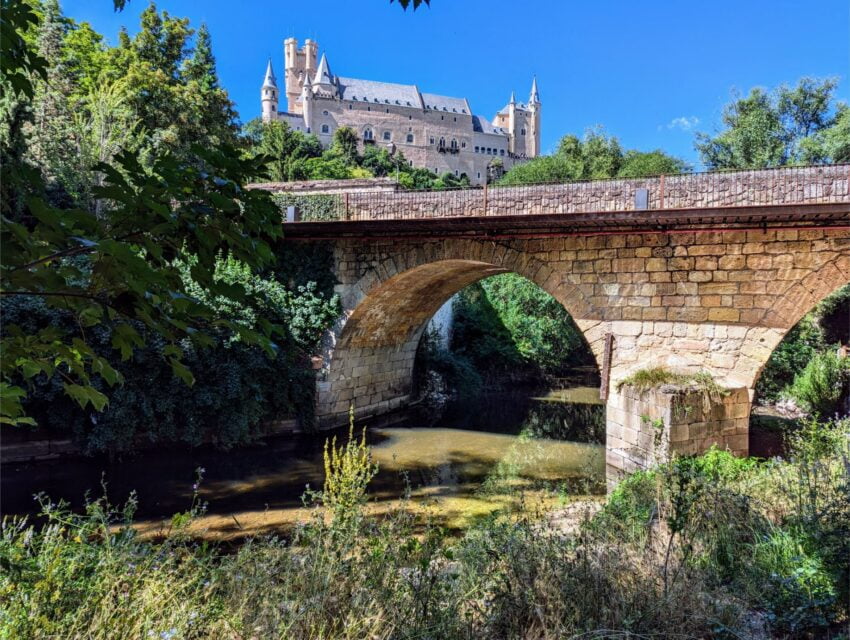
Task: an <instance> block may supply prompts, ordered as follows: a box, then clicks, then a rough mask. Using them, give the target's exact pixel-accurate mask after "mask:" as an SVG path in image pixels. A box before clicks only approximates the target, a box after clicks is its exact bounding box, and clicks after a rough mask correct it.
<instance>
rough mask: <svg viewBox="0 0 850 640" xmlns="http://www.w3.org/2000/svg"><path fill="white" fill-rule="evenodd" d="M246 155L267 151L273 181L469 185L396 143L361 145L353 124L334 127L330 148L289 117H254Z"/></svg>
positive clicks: (247, 132) (433, 186)
mask: <svg viewBox="0 0 850 640" xmlns="http://www.w3.org/2000/svg"><path fill="white" fill-rule="evenodd" d="M244 132H245V143H246V145H247V151H246V155H248V156H257V155H264V156H265V157H266V160H267V162H268V169H269V177H270V178H271V179H272V180H273V181H281V182H287V181H291V180H344V179H349V178H382V177H385V176H390V177H393V178H395V179H396V180H397V181H398V183H399V184H400V185H401V186H403V187H405V188H407V189H446V188H451V187H463V186H469V178H468V176H467V175H466V174H463V175H461V176H459V177H456V176H454V175H453V174H451V173H448V172H446V173H444V174H443V175H441V176H438V175H437V174H436V173H434V172H432V171H429V170H428V169H422V168H418V167H413V166H411V165H410V163H409V162H408V161H407V160H406V159H405V157H404V154H403V153H402V152H401V150H399V149H396V148H395V146H392V147H391V148H385V147H382V146H378V145H377V144H366V145H365V146H364V148H363V152H362V153H361V152H360V151H359V150H358V136H357V132H355V131H354V130H353V129H351V128H349V127H340V128H339V129H337V130H336V131H334V135H333V141H332V142H331V145H330V147H328V148H327V149H323V148H322V145H321V143H320V142H319V139H318V138H317V137H316V135H315V134H307V133H304V132H302V131H296V130H294V129H292V128H291V127H290V126H289V125H288V124H286V123H285V122H262V121H261V120H260V119H254V120H252V121H250V122H249V123H248V124H247V125H245V129H244Z"/></svg>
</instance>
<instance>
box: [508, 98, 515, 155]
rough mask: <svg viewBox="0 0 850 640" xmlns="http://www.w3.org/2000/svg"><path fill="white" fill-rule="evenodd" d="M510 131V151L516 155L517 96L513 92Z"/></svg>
mask: <svg viewBox="0 0 850 640" xmlns="http://www.w3.org/2000/svg"><path fill="white" fill-rule="evenodd" d="M508 131H510V138H509V139H508V150H509V151H510V152H511V153H516V94H515V93H514V92H513V91H511V99H510V102H508Z"/></svg>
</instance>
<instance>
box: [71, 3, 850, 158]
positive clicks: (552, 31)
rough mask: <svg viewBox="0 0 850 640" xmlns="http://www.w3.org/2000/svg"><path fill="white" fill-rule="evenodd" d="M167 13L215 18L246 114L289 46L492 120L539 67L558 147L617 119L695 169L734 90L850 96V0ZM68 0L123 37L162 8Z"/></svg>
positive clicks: (336, 6)
mask: <svg viewBox="0 0 850 640" xmlns="http://www.w3.org/2000/svg"><path fill="white" fill-rule="evenodd" d="M157 4H158V6H159V8H160V9H165V10H167V11H168V12H169V13H171V14H173V15H178V16H185V17H188V18H190V19H191V22H192V24H193V25H195V26H197V25H199V24H200V23H201V22H206V23H207V24H208V25H209V28H210V31H211V32H212V37H213V47H214V52H215V55H216V58H217V62H218V68H219V74H220V76H221V80H222V83H223V85H224V86H225V87H226V88H227V90H228V91H229V92H230V95H231V98H232V99H233V100H234V101H235V102H236V104H237V108H238V110H239V113H240V115H241V117H242V120H243V121H247V120H250V119H251V118H253V117H255V116H256V115H258V114H259V109H260V104H259V87H260V84H261V83H262V77H263V72H264V70H265V64H266V59H267V58H268V57H269V56H271V57H272V59H273V63H274V66H275V70H276V72H277V74H278V77H281V75H282V68H283V40H284V39H285V38H287V37H289V36H294V37H296V38H298V40H299V42H301V41H303V40H304V38H308V37H309V38H313V39H314V40H317V41H318V43H319V47H320V52H321V51H324V52H326V53H327V55H328V61H329V62H330V64H331V69H332V71H333V72H334V73H337V74H339V75H343V76H349V77H361V78H368V79H372V80H385V81H390V82H403V83H416V84H417V85H418V86H419V88H420V90H423V91H428V92H432V93H442V94H447V95H457V96H465V97H466V98H468V99H469V101H470V104H471V105H472V108H473V109H474V110H475V112H476V113H480V114H481V115H484V116H485V117H487V118H491V117H492V116H493V114H494V113H495V112H496V111H497V110H498V109H499V108H501V107H502V106H503V105H504V104H505V103H506V102H507V100H508V97H509V96H510V92H511V90H512V89H513V90H516V92H517V97H518V99H520V100H524V99H525V98H526V97H527V95H528V91H529V88H530V86H531V77H532V74H536V75H537V77H538V82H539V87H540V95H541V100H542V103H543V116H542V118H543V120H542V122H543V125H542V130H543V141H542V146H543V149H544V150H545V151H551V150H553V149H554V148H555V147H556V145H557V142H558V140H559V139H560V137H561V136H563V135H564V134H566V133H577V134H581V133H582V132H583V131H584V130H585V129H587V128H588V127H592V126H594V125H603V126H604V127H605V129H606V130H607V131H608V132H609V133H611V134H613V135H616V136H617V137H619V138H620V140H621V142H622V143H623V144H624V145H625V146H627V147H633V148H638V149H642V150H650V149H655V148H661V149H664V150H665V151H668V152H670V153H674V154H676V155H678V156H680V157H682V158H684V159H685V160H688V161H689V162H691V163H696V162H697V155H696V153H695V151H694V149H693V138H694V131H709V132H710V131H713V130H714V129H715V128H717V127H718V126H719V123H720V113H721V109H722V107H723V105H724V104H725V103H726V102H728V101H729V99H730V95H731V92H732V91H734V90H739V91H744V92H746V91H748V90H749V89H750V88H751V87H754V86H765V87H774V86H776V85H778V84H780V83H783V82H786V83H793V82H795V81H796V80H797V79H798V78H800V77H801V76H804V75H811V76H820V77H823V76H837V77H838V78H839V80H840V85H839V92H838V97H839V98H840V99H842V100H844V101H847V100H848V97H850V93H848V87H850V80H849V79H848V76H850V6H848V2H847V0H808V1H804V0H795V1H792V0H712V1H711V2H706V1H704V0H703V1H696V0H691V1H687V2H674V1H673V0H665V1H661V0H643V1H641V2H635V1H634V0H595V1H592V0H584V1H579V0H524V1H522V2H521V1H518V0H487V1H481V0H432V6H431V8H427V7H423V8H421V9H419V10H418V11H416V12H413V11H411V10H408V11H407V12H404V11H402V10H401V9H400V8H399V7H398V5H397V4H394V5H390V4H389V2H388V0H347V1H343V0H297V1H296V0H276V1H271V2H255V1H254V0H244V1H243V2H240V3H235V2H228V1H226V0H207V1H201V0H160V1H159V2H158V3H157ZM111 5H112V3H111V2H110V0H65V1H64V2H63V4H62V6H63V10H64V11H65V13H66V14H67V15H69V16H71V17H73V18H76V19H78V20H87V21H89V22H91V23H92V25H93V26H94V27H95V29H97V30H98V31H100V32H101V33H103V34H104V35H106V36H107V38H108V40H109V41H110V42H111V43H114V42H115V41H116V38H117V33H118V29H119V28H120V26H121V25H126V26H127V27H128V29H129V30H130V32H131V33H132V32H135V30H136V29H137V25H138V14H139V13H140V12H141V11H142V10H143V9H144V8H145V7H146V6H147V2H146V1H143V0H131V2H130V3H129V4H128V6H127V8H126V9H125V10H124V12H123V13H119V14H115V13H114V12H113V11H112V9H111Z"/></svg>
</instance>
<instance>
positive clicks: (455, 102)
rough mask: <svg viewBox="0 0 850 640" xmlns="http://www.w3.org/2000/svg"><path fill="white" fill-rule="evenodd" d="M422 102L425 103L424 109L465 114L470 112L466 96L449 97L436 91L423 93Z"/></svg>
mask: <svg viewBox="0 0 850 640" xmlns="http://www.w3.org/2000/svg"><path fill="white" fill-rule="evenodd" d="M422 102H424V103H425V108H426V109H434V110H435V111H446V112H448V113H465V114H471V112H472V109H470V108H469V103H468V102H467V101H466V98H451V97H449V96H440V95H437V94H436V93H423V94H422Z"/></svg>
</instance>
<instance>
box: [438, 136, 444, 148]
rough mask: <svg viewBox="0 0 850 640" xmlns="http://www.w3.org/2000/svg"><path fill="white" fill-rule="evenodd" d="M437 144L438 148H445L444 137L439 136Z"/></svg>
mask: <svg viewBox="0 0 850 640" xmlns="http://www.w3.org/2000/svg"><path fill="white" fill-rule="evenodd" d="M437 146H438V147H439V148H440V149H445V148H446V139H445V138H442V137H441V138H440V144H439V145H437Z"/></svg>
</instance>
